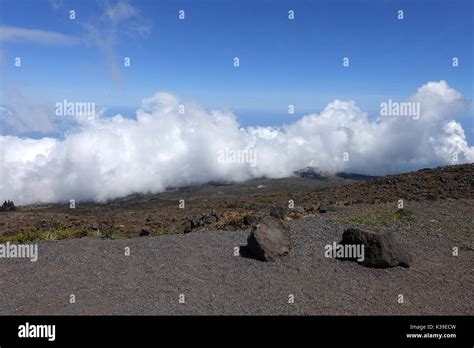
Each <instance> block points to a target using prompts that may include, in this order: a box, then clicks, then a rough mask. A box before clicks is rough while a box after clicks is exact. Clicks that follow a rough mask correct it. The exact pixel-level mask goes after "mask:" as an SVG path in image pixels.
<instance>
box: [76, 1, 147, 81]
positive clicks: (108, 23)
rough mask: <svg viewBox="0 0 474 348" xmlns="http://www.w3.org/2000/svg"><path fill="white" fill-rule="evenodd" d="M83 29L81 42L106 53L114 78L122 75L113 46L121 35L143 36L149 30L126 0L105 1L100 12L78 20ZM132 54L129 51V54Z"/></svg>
mask: <svg viewBox="0 0 474 348" xmlns="http://www.w3.org/2000/svg"><path fill="white" fill-rule="evenodd" d="M80 24H81V25H82V27H83V28H84V30H85V35H84V41H85V43H86V44H87V45H90V46H96V47H97V48H98V49H99V50H101V51H102V52H103V54H104V56H105V60H106V63H107V66H108V69H109V73H110V75H111V76H112V78H113V79H114V80H115V81H120V80H121V78H122V75H121V70H120V68H119V66H118V65H117V60H118V58H117V53H116V47H117V45H118V43H119V42H120V40H121V39H123V38H124V37H137V36H139V37H144V36H147V35H149V34H150V33H151V28H152V24H151V21H149V20H147V19H146V18H144V17H143V16H142V15H141V13H140V10H139V9H138V8H137V7H134V6H132V5H131V4H130V3H129V2H128V1H126V0H120V1H117V2H113V3H111V2H108V1H107V2H104V3H103V8H102V12H101V15H100V16H98V18H93V19H92V20H89V21H84V22H81V23H80ZM130 54H131V53H130Z"/></svg>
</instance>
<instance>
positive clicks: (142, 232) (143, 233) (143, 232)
mask: <svg viewBox="0 0 474 348" xmlns="http://www.w3.org/2000/svg"><path fill="white" fill-rule="evenodd" d="M149 235H150V229H149V228H148V227H146V226H145V227H142V228H141V230H140V237H143V236H149Z"/></svg>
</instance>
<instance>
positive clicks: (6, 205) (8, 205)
mask: <svg viewBox="0 0 474 348" xmlns="http://www.w3.org/2000/svg"><path fill="white" fill-rule="evenodd" d="M15 210H16V207H15V204H14V203H13V202H12V201H5V202H3V204H2V206H0V211H15Z"/></svg>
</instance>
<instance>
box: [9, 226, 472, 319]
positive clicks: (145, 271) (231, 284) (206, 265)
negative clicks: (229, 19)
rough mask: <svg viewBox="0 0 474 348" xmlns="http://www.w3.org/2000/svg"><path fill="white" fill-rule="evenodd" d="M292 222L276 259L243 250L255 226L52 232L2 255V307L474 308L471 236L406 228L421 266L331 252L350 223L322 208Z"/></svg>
mask: <svg viewBox="0 0 474 348" xmlns="http://www.w3.org/2000/svg"><path fill="white" fill-rule="evenodd" d="M289 225H290V228H291V230H290V231H291V240H292V244H293V247H292V250H291V252H290V254H289V255H288V256H286V257H284V258H281V259H279V260H278V261H277V262H274V263H265V262H260V261H257V260H253V259H246V258H243V257H241V256H234V248H235V247H239V246H241V245H245V244H246V238H247V235H248V232H249V231H208V232H196V233H190V234H186V235H183V234H174V235H162V236H158V237H142V238H132V239H124V240H101V239H94V238H89V237H86V238H80V239H68V240H62V241H43V242H40V243H38V249H39V260H38V261H37V262H31V261H29V260H26V259H0V314H2V315H6V314H14V315H24V314H28V315H59V314H66V315H76V314H78V315H91V314H92V315H93V314H97V315H107V314H116V315H127V314H137V315H142V314H143V315H147V314H153V315H174V314H178V315H180V314H183V315H184V314H191V315H206V314H217V315H220V314H223V315H238V314H244V315H256V314H260V315H267V314H268V315H302V314H305V315H307V314H311V315H392V314H393V315H402V314H407V315H408V314H415V315H424V314H425V315H428V314H432V315H438V314H439V315H451V314H452V315H454V314H459V315H473V314H474V294H473V290H474V277H473V265H474V262H473V261H474V252H473V249H472V246H469V245H468V244H466V243H465V244H464V245H463V244H462V243H460V242H454V241H452V240H450V239H449V238H447V237H445V236H442V235H429V236H420V235H416V234H413V233H408V232H396V233H397V239H398V240H399V241H400V243H401V244H402V246H403V247H405V248H406V249H407V250H408V251H409V252H410V253H411V254H412V256H413V258H414V264H413V266H412V267H411V268H409V269H406V268H400V267H397V268H391V269H370V268H365V267H363V266H359V265H358V264H356V263H353V262H347V261H346V262H342V261H338V260H334V259H328V258H325V257H324V246H325V245H326V244H330V243H332V242H333V241H339V240H340V238H341V236H342V232H343V230H344V228H345V227H348V225H345V224H343V223H339V222H334V221H330V220H328V219H326V218H317V217H316V218H303V219H299V220H294V221H292V222H290V223H289ZM454 246H458V247H460V251H459V256H457V257H455V256H453V255H452V247H454ZM125 247H129V248H130V254H131V255H130V256H125V253H124V248H125ZM70 294H74V295H75V297H76V302H75V303H74V304H71V303H69V299H70ZM180 294H184V296H185V303H179V301H178V300H179V295H180ZM290 294H293V295H294V303H288V298H289V295H290ZM399 294H402V295H403V297H404V303H403V304H400V303H398V295H399Z"/></svg>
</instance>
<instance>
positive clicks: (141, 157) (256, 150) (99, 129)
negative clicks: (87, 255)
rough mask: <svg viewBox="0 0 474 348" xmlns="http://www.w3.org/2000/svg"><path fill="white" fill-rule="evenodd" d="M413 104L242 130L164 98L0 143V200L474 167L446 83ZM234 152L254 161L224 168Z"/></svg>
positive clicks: (233, 121)
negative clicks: (411, 108) (400, 111)
mask: <svg viewBox="0 0 474 348" xmlns="http://www.w3.org/2000/svg"><path fill="white" fill-rule="evenodd" d="M408 101H410V102H419V103H420V110H421V117H420V118H419V119H417V120H414V119H412V118H409V117H379V118H377V119H376V120H369V118H368V115H367V114H366V113H364V112H363V111H362V110H361V109H360V108H359V107H358V106H357V105H356V103H355V102H354V101H340V100H334V101H332V102H331V103H329V104H328V105H327V106H326V108H325V109H324V110H322V111H321V112H320V113H319V114H311V115H306V116H304V117H302V118H301V119H299V120H297V121H295V122H294V123H292V124H289V125H284V126H282V127H280V128H272V127H249V128H245V129H244V128H241V127H240V126H239V124H238V121H237V118H236V116H235V115H234V114H233V113H231V112H229V111H222V110H211V111H208V110H205V109H204V108H202V107H200V106H199V105H195V104H185V113H184V114H181V113H180V112H179V110H180V101H179V100H178V99H177V98H176V97H175V96H174V95H171V94H169V93H166V92H157V93H156V94H155V95H153V96H151V97H149V98H145V99H143V101H142V105H141V107H140V108H139V109H138V110H137V113H136V118H134V119H128V118H125V117H123V116H121V115H117V116H114V117H112V118H103V117H96V118H94V119H88V118H84V117H82V118H81V117H77V118H76V120H75V121H76V122H77V123H78V124H79V127H78V128H77V129H76V130H75V131H74V132H71V133H69V134H67V135H66V136H65V138H64V139H61V140H60V139H54V138H42V139H29V138H19V137H16V136H11V135H2V136H0V148H1V149H2V153H1V155H2V157H1V162H0V179H1V180H0V200H1V201H3V200H6V199H10V200H13V201H14V202H15V203H17V204H30V203H37V202H64V201H69V200H70V199H74V200H76V201H106V200H108V199H114V198H117V197H122V196H126V195H128V194H132V193H148V192H160V191H163V190H165V189H166V188H168V187H180V186H186V185H193V184H202V183H207V182H211V181H219V182H222V181H225V182H230V181H243V180H248V179H252V178H257V177H262V176H266V177H269V178H281V177H286V176H290V175H292V173H293V172H294V171H296V170H298V169H301V168H304V167H307V166H314V167H318V168H319V169H321V170H325V171H329V172H335V171H351V172H358V173H366V174H386V173H391V172H396V171H400V168H409V167H421V166H426V165H430V164H433V163H436V164H454V163H465V162H474V147H472V146H469V145H468V144H467V141H466V138H465V134H464V130H463V129H462V127H461V125H460V123H458V122H456V121H455V120H454V118H455V116H456V114H459V113H462V112H463V111H464V110H466V108H467V107H468V105H469V101H468V100H466V98H465V97H464V96H463V95H462V94H461V93H459V92H458V91H456V90H454V89H453V88H450V87H449V86H448V85H447V83H446V82H445V81H440V82H428V83H427V84H425V85H423V86H421V87H420V88H419V89H418V91H417V92H416V93H415V94H414V95H413V96H412V97H410V98H409V100H408ZM232 151H241V152H242V153H252V154H254V155H255V156H256V160H257V161H256V162H255V163H254V164H255V165H249V163H232V158H230V159H229V158H227V159H228V161H222V160H220V159H219V156H220V155H222V153H223V152H226V153H232ZM245 151H247V152H245ZM454 154H456V156H457V161H455V160H453V156H454ZM344 159H347V161H345V160H344Z"/></svg>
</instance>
